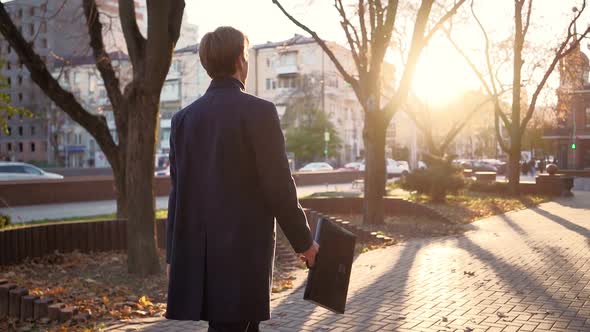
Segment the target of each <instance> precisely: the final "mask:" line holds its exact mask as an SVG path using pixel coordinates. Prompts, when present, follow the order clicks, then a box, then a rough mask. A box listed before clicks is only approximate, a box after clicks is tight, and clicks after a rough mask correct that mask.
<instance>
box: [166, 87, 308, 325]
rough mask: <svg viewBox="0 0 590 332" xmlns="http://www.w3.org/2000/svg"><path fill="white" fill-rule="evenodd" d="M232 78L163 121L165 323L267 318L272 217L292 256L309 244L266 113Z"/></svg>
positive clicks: (279, 138)
mask: <svg viewBox="0 0 590 332" xmlns="http://www.w3.org/2000/svg"><path fill="white" fill-rule="evenodd" d="M243 90H244V86H243V84H242V83H241V82H240V81H238V80H235V79H233V78H226V79H220V80H213V81H212V82H211V85H210V86H209V89H208V90H207V92H206V93H205V94H204V95H203V96H202V97H201V98H199V99H198V100H197V101H195V102H194V103H192V104H191V105H189V106H188V107H186V108H185V109H183V110H181V111H180V112H178V113H177V114H176V115H175V116H174V117H173V118H172V125H171V133H170V174H171V182H172V190H171V193H170V200H169V206H168V221H167V224H166V232H167V238H166V241H167V243H166V244H167V248H166V261H167V262H168V263H169V264H170V269H171V271H170V281H169V284H168V307H167V311H166V318H168V319H177V320H211V321H219V322H238V321H263V320H267V319H269V318H270V292H271V283H272V270H273V261H274V250H275V218H276V220H277V221H278V223H279V225H280V226H281V229H282V230H283V232H284V233H285V235H286V236H287V238H288V240H289V242H290V243H291V245H292V246H293V248H294V249H295V251H296V252H303V251H305V250H307V249H308V248H309V247H310V246H311V244H312V237H311V234H310V230H309V226H308V223H307V220H306V218H305V214H304V213H303V210H302V208H301V206H300V205H299V202H298V200H297V193H296V189H295V184H294V182H293V178H292V176H291V172H290V170H289V164H288V161H287V156H286V153H285V142H284V137H283V133H282V131H281V128H280V123H279V118H278V115H277V111H276V108H275V106H274V105H273V104H272V103H271V102H268V101H265V100H262V99H260V98H257V97H254V96H252V95H249V94H247V93H245V92H244V91H243Z"/></svg>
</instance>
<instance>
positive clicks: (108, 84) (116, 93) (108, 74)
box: [83, 0, 122, 110]
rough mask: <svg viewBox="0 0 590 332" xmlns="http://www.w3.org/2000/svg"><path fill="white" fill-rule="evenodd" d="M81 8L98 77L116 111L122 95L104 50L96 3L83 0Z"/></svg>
mask: <svg viewBox="0 0 590 332" xmlns="http://www.w3.org/2000/svg"><path fill="white" fill-rule="evenodd" d="M83 6H84V14H85V15H86V24H87V25H88V35H89V36H90V46H91V47H92V51H93V54H94V60H95V62H96V68H98V71H99V72H100V76H101V77H102V79H103V81H104V83H105V84H104V86H105V89H106V91H107V95H108V97H109V100H110V101H111V105H112V106H113V110H117V109H118V108H119V106H120V104H121V98H122V93H121V90H120V87H119V85H120V84H119V79H118V78H117V75H116V74H115V70H114V69H113V66H112V61H111V57H110V55H109V54H108V53H107V52H106V50H105V46H104V42H103V38H102V24H101V23H100V19H99V12H98V8H97V6H96V1H95V0H84V3H83Z"/></svg>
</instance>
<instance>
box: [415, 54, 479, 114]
mask: <svg viewBox="0 0 590 332" xmlns="http://www.w3.org/2000/svg"><path fill="white" fill-rule="evenodd" d="M478 87H479V84H478V82H477V80H476V79H475V77H474V75H473V73H472V72H471V69H470V68H469V67H468V66H467V64H466V63H465V61H464V60H463V59H462V58H461V57H460V56H459V55H458V54H457V53H456V52H455V51H454V50H453V49H450V48H449V47H448V46H446V45H436V44H434V45H431V46H429V47H428V48H427V49H425V50H424V53H423V54H422V56H421V57H420V60H419V61H418V65H417V67H416V71H415V73H414V80H413V82H412V89H413V92H414V93H415V94H416V95H417V96H418V97H419V98H420V99H422V101H424V102H426V103H428V104H430V105H433V106H442V105H444V104H446V103H448V102H450V101H451V100H453V99H454V98H457V97H458V96H460V95H462V94H463V93H464V92H465V91H468V90H475V89H478Z"/></svg>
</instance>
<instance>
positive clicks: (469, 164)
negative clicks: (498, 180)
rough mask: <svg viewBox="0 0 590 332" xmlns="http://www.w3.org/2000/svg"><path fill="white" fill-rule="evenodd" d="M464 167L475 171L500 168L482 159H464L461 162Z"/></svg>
mask: <svg viewBox="0 0 590 332" xmlns="http://www.w3.org/2000/svg"><path fill="white" fill-rule="evenodd" d="M460 165H461V166H462V167H463V169H470V170H472V171H473V172H498V168H497V167H496V166H494V165H492V164H490V163H487V162H484V161H482V160H463V161H461V162H460Z"/></svg>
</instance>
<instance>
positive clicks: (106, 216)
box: [0, 209, 168, 230]
mask: <svg viewBox="0 0 590 332" xmlns="http://www.w3.org/2000/svg"><path fill="white" fill-rule="evenodd" d="M166 217H168V210H167V209H161V210H157V211H156V219H161V218H166ZM113 219H116V214H114V213H111V214H101V215H95V216H85V217H69V218H59V219H42V220H34V221H30V222H26V223H11V224H9V225H7V226H6V227H4V228H0V229H1V230H8V229H14V228H21V227H27V226H33V225H45V224H57V223H76V222H93V221H104V220H113Z"/></svg>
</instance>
